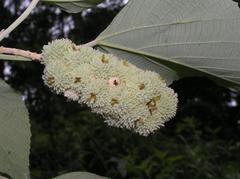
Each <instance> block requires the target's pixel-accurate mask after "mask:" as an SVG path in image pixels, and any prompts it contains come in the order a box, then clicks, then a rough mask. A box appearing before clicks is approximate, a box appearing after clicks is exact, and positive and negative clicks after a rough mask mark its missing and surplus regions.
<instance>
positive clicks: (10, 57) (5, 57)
mask: <svg viewBox="0 0 240 179" xmlns="http://www.w3.org/2000/svg"><path fill="white" fill-rule="evenodd" d="M0 60H16V61H31V60H30V59H28V58H24V57H21V56H16V55H5V54H0Z"/></svg>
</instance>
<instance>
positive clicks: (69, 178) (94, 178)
mask: <svg viewBox="0 0 240 179" xmlns="http://www.w3.org/2000/svg"><path fill="white" fill-rule="evenodd" d="M53 179H109V178H106V177H102V176H98V175H95V174H93V173H88V172H72V173H68V174H64V175H61V176H58V177H55V178H53Z"/></svg>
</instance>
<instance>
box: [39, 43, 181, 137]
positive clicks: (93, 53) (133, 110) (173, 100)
mask: <svg viewBox="0 0 240 179" xmlns="http://www.w3.org/2000/svg"><path fill="white" fill-rule="evenodd" d="M42 56H43V64H44V65H45V69H44V74H43V79H44V82H45V84H46V85H47V86H48V87H49V88H51V89H53V90H54V91H55V92H56V93H57V94H63V95H64V96H65V97H67V98H68V99H69V100H73V101H78V102H79V103H80V104H86V105H87V106H89V107H90V108H91V109H92V111H93V112H95V113H97V114H100V115H102V116H103V117H104V118H105V122H106V123H107V124H108V125H110V126H115V127H120V128H127V129H132V130H133V131H135V132H137V133H139V134H141V135H144V136H147V135H148V134H150V133H152V132H153V131H155V130H157V129H159V128H161V127H162V126H164V123H165V122H166V121H168V120H170V119H171V118H173V117H174V116H175V114H176V110H177V103H178V99H177V94H176V93H174V91H173V90H172V89H171V88H169V87H167V85H166V83H165V81H164V80H163V79H162V78H161V77H160V76H159V74H157V73H155V72H152V71H144V70H142V69H139V68H137V67H136V66H134V65H133V64H131V63H129V62H128V61H126V60H121V59H118V58H117V57H116V56H114V55H112V54H105V53H102V52H100V51H98V50H94V49H93V48H91V47H86V46H76V45H75V44H73V43H72V42H71V41H70V40H67V39H61V40H55V41H53V42H52V43H49V44H48V45H46V46H44V48H43V51H42Z"/></svg>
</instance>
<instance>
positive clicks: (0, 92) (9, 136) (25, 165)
mask: <svg viewBox="0 0 240 179" xmlns="http://www.w3.org/2000/svg"><path fill="white" fill-rule="evenodd" d="M30 136H31V134H30V124H29V119H28V112H27V109H26V107H25V106H24V103H23V101H22V100H21V97H20V96H19V95H17V94H16V93H15V92H14V91H13V90H12V89H11V88H10V87H9V86H8V85H7V84H6V83H5V82H4V81H2V80H0V172H1V173H5V174H7V175H10V176H11V177H12V178H14V179H26V178H29V159H28V158H29V152H30Z"/></svg>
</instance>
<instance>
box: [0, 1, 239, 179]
mask: <svg viewBox="0 0 240 179" xmlns="http://www.w3.org/2000/svg"><path fill="white" fill-rule="evenodd" d="M116 2H117V3H114V1H112V4H110V5H109V6H108V7H107V8H95V9H92V10H91V11H90V12H87V13H86V14H85V15H84V16H83V15H81V14H74V15H69V14H67V13H65V12H62V11H58V10H57V9H56V7H53V6H45V5H41V6H39V7H38V9H37V10H36V12H34V13H33V14H32V15H31V17H30V18H28V19H27V20H26V21H25V22H24V23H23V24H22V25H21V26H20V27H19V28H18V29H16V30H15V31H14V32H13V33H12V34H11V36H10V37H9V38H8V39H5V40H4V41H3V45H5V46H10V47H17V48H23V49H29V50H32V51H38V52H40V50H41V47H42V46H43V45H44V44H47V42H48V41H51V40H52V39H55V38H61V37H69V38H71V39H72V40H73V41H75V42H76V43H85V42H88V41H90V40H92V39H94V38H95V37H96V36H97V35H98V34H99V33H100V32H101V31H102V30H103V29H104V28H105V27H106V26H107V25H108V24H109V23H110V22H111V20H112V18H113V17H114V16H115V15H116V13H117V12H118V11H119V10H120V9H121V7H122V5H120V4H121V1H116ZM4 4H5V6H4ZM21 4H22V2H21V1H13V0H4V1H0V21H1V24H0V29H2V28H4V27H6V26H7V25H8V24H10V22H11V21H13V19H15V18H16V17H17V16H18V15H19V14H20V13H21V12H22V10H23V9H20V8H19V7H20V6H21ZM19 9H20V10H19ZM71 23H73V24H74V28H69V31H67V32H66V27H69V26H70V25H69V24H71ZM52 27H54V30H52V31H49V29H51V28H52ZM4 69H5V70H4ZM7 69H8V70H7ZM42 70H43V66H42V65H41V64H38V63H36V62H7V61H6V62H4V63H3V62H0V77H2V78H4V79H5V80H6V81H7V82H8V83H9V84H10V85H11V86H12V87H14V88H15V89H17V90H19V91H21V92H22V94H23V96H24V98H25V102H26V105H27V107H28V110H29V112H30V119H31V125H32V127H31V131H32V144H31V155H30V163H31V166H30V169H31V175H32V179H42V178H49V177H53V176H57V175H59V174H63V173H66V172H71V171H88V172H93V173H96V174H99V175H103V176H107V177H110V178H113V179H239V178H240V138H239V136H240V106H239V105H238V104H239V103H240V94H239V93H237V92H233V91H230V90H228V89H225V88H222V87H219V86H217V85H216V84H214V83H213V82H212V81H209V80H207V79H205V78H186V79H182V80H179V81H177V82H174V83H173V84H172V88H174V90H175V91H176V92H177V93H178V95H179V100H180V102H179V109H178V114H177V116H176V117H175V118H174V119H173V120H171V121H170V122H168V123H167V124H166V127H164V128H162V129H161V130H159V131H157V132H156V133H155V134H153V135H151V136H149V137H142V136H139V135H137V134H134V133H132V132H131V131H128V130H124V129H117V128H110V127H108V126H107V125H105V124H104V123H103V120H102V119H101V118H100V117H99V116H95V115H94V114H92V113H90V111H89V109H87V108H85V107H84V106H80V105H79V104H77V103H73V102H68V101H66V99H64V98H63V97H61V96H57V95H55V94H53V93H52V92H51V91H49V89H47V88H46V87H45V86H44V85H43V82H42V79H41V74H42ZM8 71H10V73H8Z"/></svg>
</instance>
